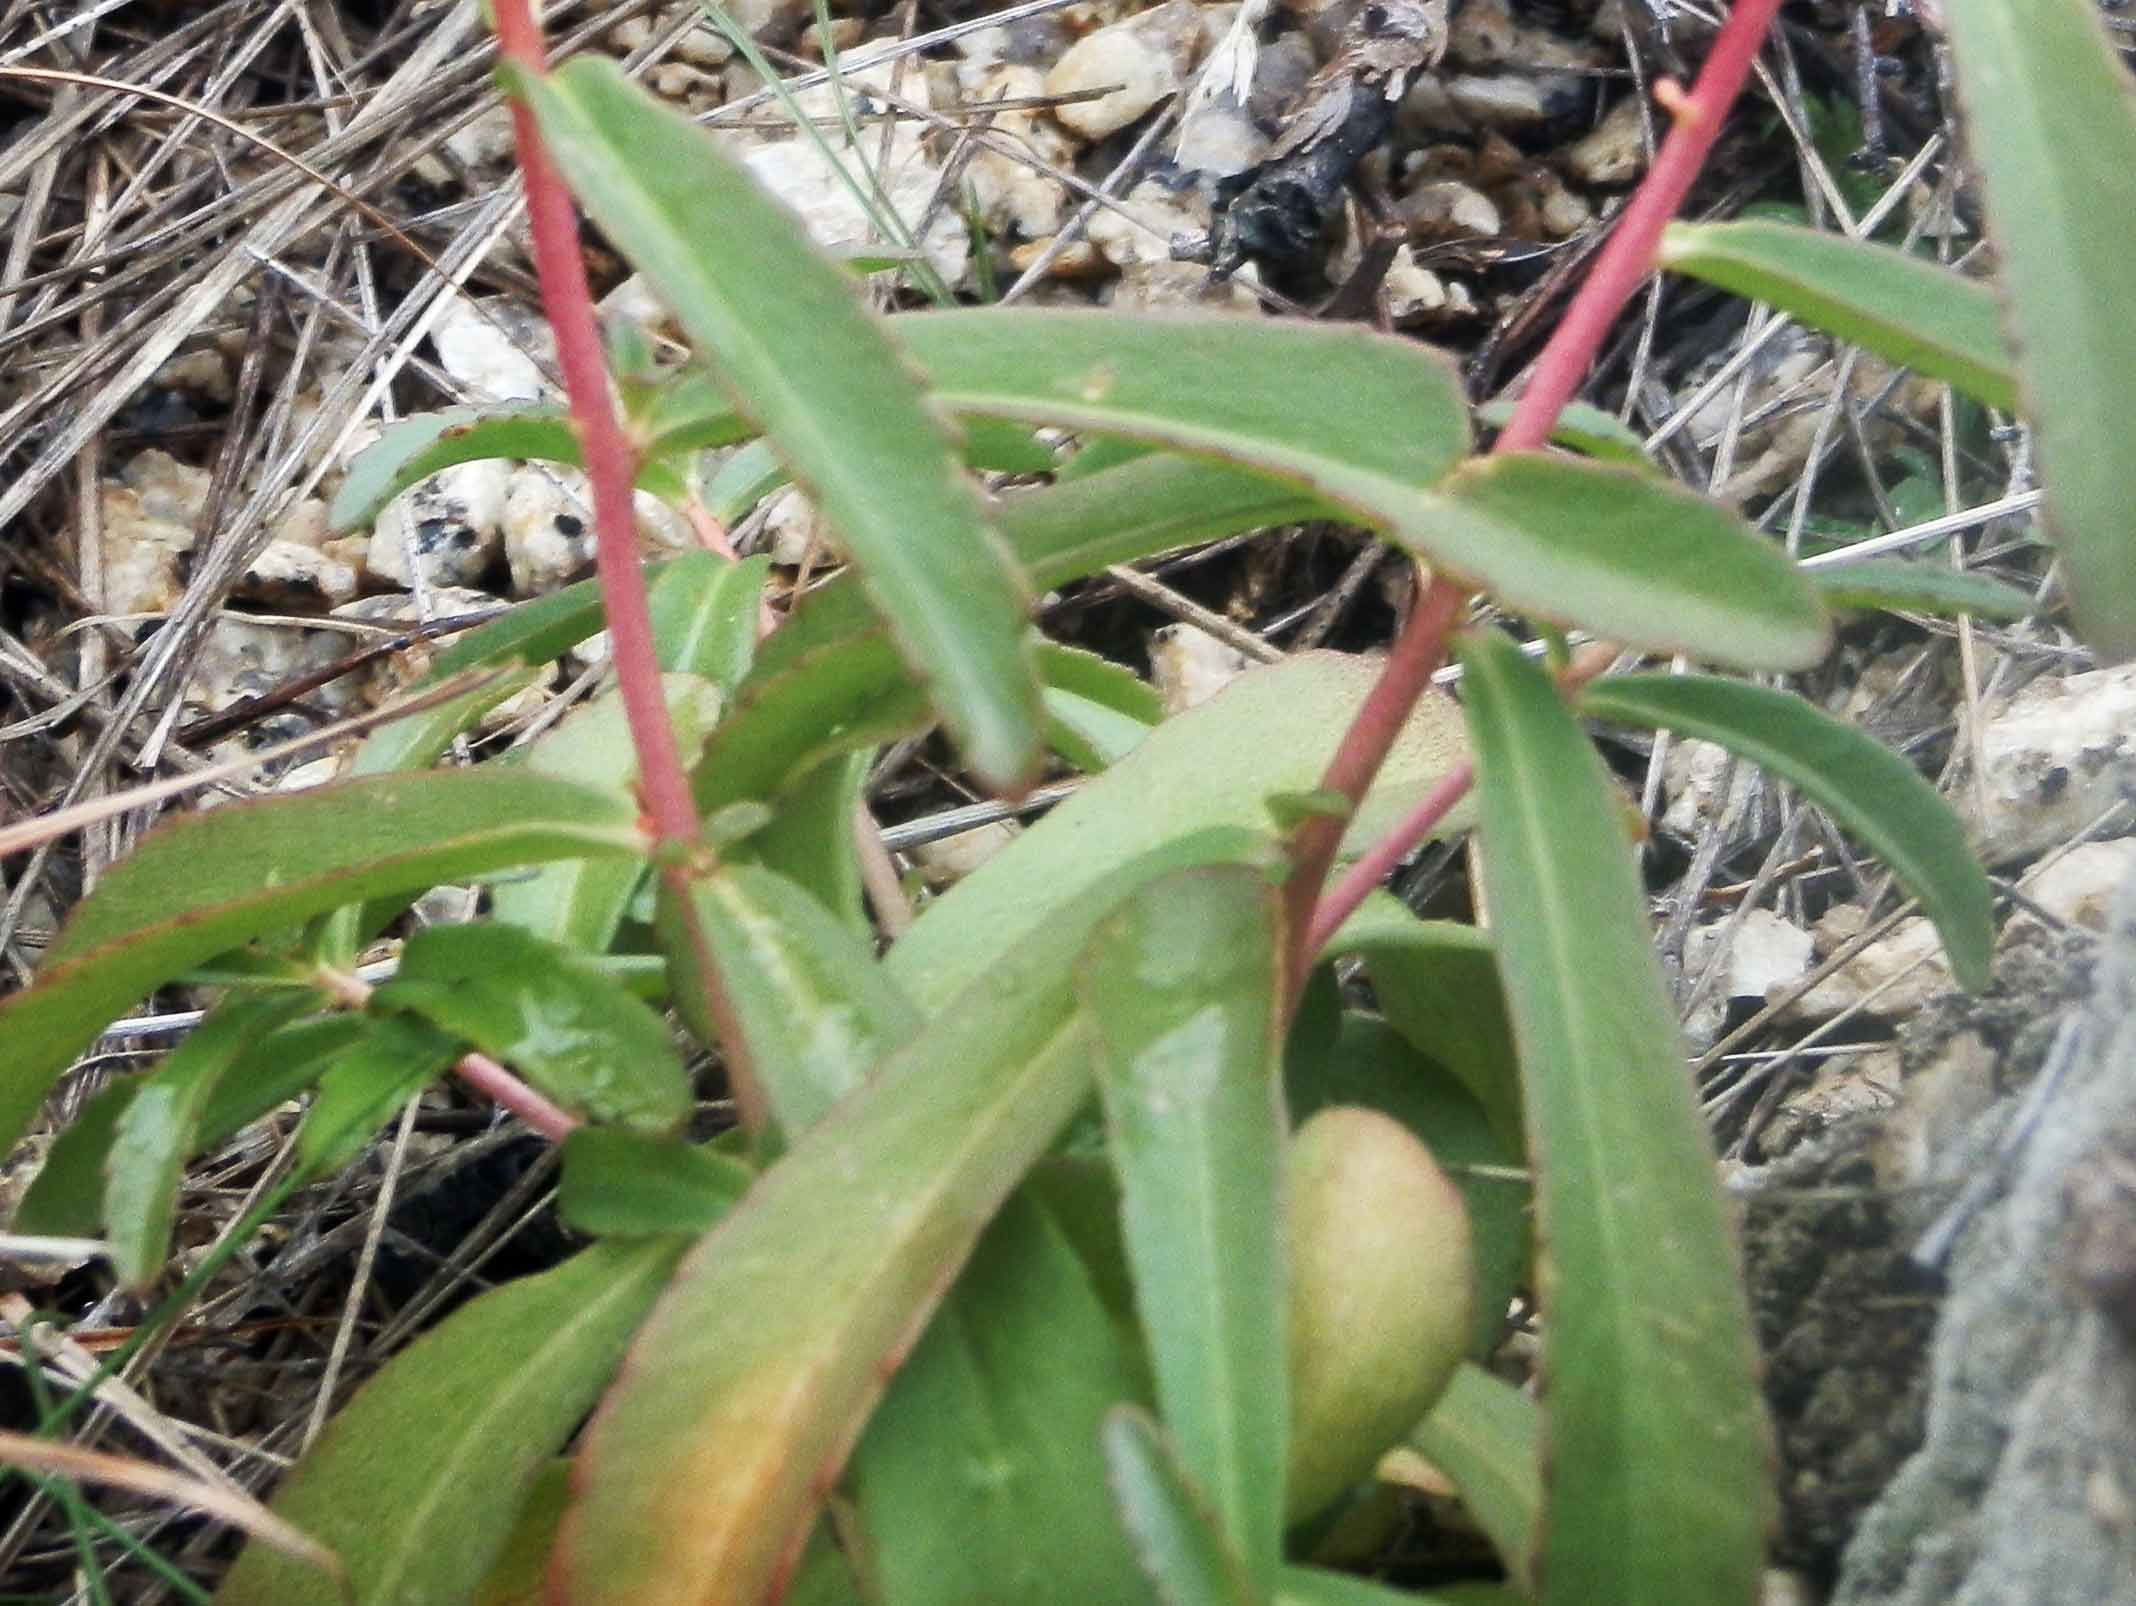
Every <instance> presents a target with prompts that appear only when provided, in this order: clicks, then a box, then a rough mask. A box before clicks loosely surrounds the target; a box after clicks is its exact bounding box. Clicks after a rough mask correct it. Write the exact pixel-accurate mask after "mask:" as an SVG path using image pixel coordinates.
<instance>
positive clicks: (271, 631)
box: [185, 618, 361, 755]
mask: <svg viewBox="0 0 2136 1606" xmlns="http://www.w3.org/2000/svg"><path fill="white" fill-rule="evenodd" d="M351 645H352V642H351V639H350V638H349V637H347V636H345V635H342V634H341V633H340V632H339V631H333V630H305V629H301V628H291V627H286V626H281V625H266V624H260V623H258V622H256V621H254V620H249V619H230V618H220V619H217V620H216V621H215V623H214V624H213V625H212V626H210V627H209V629H208V631H207V633H206V635H205V636H204V637H203V639H202V641H201V645H200V650H199V652H198V654H197V655H196V656H195V658H194V660H193V675H192V678H191V679H190V680H189V681H188V682H187V684H186V693H185V705H186V709H187V711H188V713H189V714H190V715H193V716H198V715H201V714H219V713H221V712H222V711H223V710H224V709H226V708H230V707H233V706H234V705H236V704H238V703H241V702H243V701H244V700H245V699H246V698H248V697H259V696H264V695H265V694H267V693H269V692H272V691H275V690H277V689H278V688H280V687H282V686H285V685H287V684H288V683H289V682H290V681H292V680H295V679H296V678H298V677H299V676H300V675H308V674H310V673H312V672H313V671H314V670H319V669H324V668H326V667H327V666H328V665H329V664H333V663H336V662H338V661H339V660H340V659H342V658H344V657H346V656H347V655H348V653H349V651H350V648H351ZM360 700H361V688H360V687H358V686H356V685H354V684H353V683H352V677H347V676H344V677H343V678H342V679H340V680H332V681H328V682H327V683H326V684H325V685H323V686H321V687H319V688H317V689H316V690H315V691H313V692H310V693H308V694H307V695H306V696H305V699H304V701H305V703H306V704H307V706H309V707H311V708H313V709H316V710H319V711H321V712H324V713H327V714H329V715H340V714H343V713H346V712H349V711H350V710H352V709H353V708H354V707H355V706H356V705H357V704H358V702H359V701H360ZM267 724H269V725H273V726H274V727H275V728H274V729H273V730H271V731H269V730H266V729H264V728H263V726H259V725H255V726H251V727H248V728H247V730H246V731H245V733H244V734H243V735H241V736H238V737H235V738H233V739H232V740H233V741H234V742H235V743H237V744H238V745H237V746H236V747H235V748H234V749H233V752H235V753H237V754H240V755H241V754H243V753H245V752H249V751H256V750H257V749H259V748H261V747H265V746H268V745H271V743H273V742H276V741H283V740H287V739H288V738H290V737H292V736H301V735H303V734H304V733H305V732H306V731H308V730H310V729H312V724H313V722H312V717H311V716H310V715H308V714H306V713H304V712H302V711H301V710H297V709H291V710H289V711H288V716H287V717H286V718H283V717H281V716H277V720H275V721H269V722H267Z"/></svg>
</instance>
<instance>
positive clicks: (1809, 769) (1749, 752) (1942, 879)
mask: <svg viewBox="0 0 2136 1606" xmlns="http://www.w3.org/2000/svg"><path fill="white" fill-rule="evenodd" d="M1580 707H1581V709H1582V711H1583V712H1585V713H1589V714H1592V715H1594V716H1595V717H1596V718H1598V719H1606V720H1611V721H1613V722H1615V723H1617V724H1620V725H1643V726H1646V727H1648V728H1650V729H1656V730H1661V729H1666V730H1673V731H1677V732H1680V733H1681V734H1683V735H1686V736H1697V737H1703V738H1704V739H1705V740H1707V741H1709V742H1718V743H1719V744H1720V745H1721V746H1723V747H1725V748H1728V749H1729V750H1730V751H1731V752H1736V753H1740V754H1742V755H1743V756H1744V757H1745V758H1748V759H1750V760H1752V761H1753V762H1754V763H1757V764H1760V765H1762V766H1763V767H1765V768H1766V769H1768V770H1771V771H1772V772H1773V773H1774V774H1775V775H1779V776H1783V777H1784V778H1786V779H1787V780H1789V781H1791V782H1793V783H1794V785H1795V786H1796V787H1798V788H1800V789H1801V791H1802V792H1803V793H1804V794H1805V795H1806V796H1807V797H1809V799H1810V800H1811V801H1812V802H1814V803H1816V804H1817V805H1819V806H1820V807H1821V808H1823V809H1825V810H1826V811H1827V812H1828V813H1830V814H1831V816H1832V817H1833V819H1835V820H1837V821H1838V822H1839V823H1840V825H1841V826H1843V827H1844V828H1845V829H1847V830H1848V831H1850V832H1852V833H1853V834H1854V835H1855V836H1857V837H1859V838H1860V839H1861V840H1862V841H1863V842H1865V843H1866V844H1868V846H1869V848H1870V849H1871V850H1872V851H1873V852H1874V853H1875V854H1876V855H1877V857H1878V858H1880V859H1882V860H1883V861H1884V862H1885V863H1886V864H1888V865H1890V866H1891V871H1892V874H1894V875H1896V876H1897V877H1898V878H1899V882H1900V884H1901V885H1902V886H1904V887H1905V888H1906V890H1907V891H1908V892H1910V893H1912V894H1913V895H1914V896H1915V897H1916V898H1918V899H1919V900H1920V901H1921V907H1922V909H1923V911H1924V912H1925V913H1926V914H1927V915H1928V917H1929V918H1930V919H1931V920H1933V921H1934V922H1935V924H1936V931H1937V933H1938V934H1939V935H1940V936H1941V937H1942V938H1943V946H1944V948H1945V950H1946V951H1947V952H1948V953H1949V954H1950V956H1951V969H1952V971H1953V972H1954V973H1955V974H1956V975H1957V977H1958V979H1959V981H1960V982H1962V983H1963V984H1964V985H1965V986H1967V987H1970V988H1980V987H1984V986H1986V985H1987V981H1988V964H1989V960H1990V958H1991V957H1992V955H1993V951H1994V947H1995V922H1994V896H1995V895H1994V891H1993V889H1992V888H1991V887H1990V886H1989V885H1988V878H1987V874H1986V872H1984V871H1983V870H1982V869H1981V867H1980V861H1979V860H1978V859H1977V858H1976V857H1975V856H1974V854H1973V851H1972V849H1971V848H1970V847H1969V846H1968V845H1967V843H1966V839H1965V827H1964V826H1962V825H1960V824H1959V823H1958V817H1957V816H1956V815H1955V814H1953V813H1952V812H1951V808H1950V805H1949V804H1947V803H1945V802H1944V801H1943V799H1942V797H1940V796H1939V795H1938V794H1937V792H1936V789H1935V788H1934V787H1933V786H1931V785H1929V784H1928V782H1927V781H1925V780H1923V779H1922V778H1921V776H1920V774H1919V772H1918V771H1916V770H1915V769H1914V767H1913V766H1912V765H1911V764H1909V763H1907V762H1906V761H1905V760H1904V759H1903V758H1900V757H1899V756H1898V754H1896V753H1894V752H1892V751H1891V750H1890V749H1889V748H1887V747H1885V746H1884V745H1883V744H1882V743H1881V742H1878V741H1876V740H1875V739H1874V738H1873V737H1869V736H1865V735H1863V734H1862V733H1861V732H1860V731H1858V730H1856V729H1855V728H1854V727H1853V726H1852V725H1848V724H1845V723H1843V722H1842V721H1840V720H1836V719H1834V718H1832V717H1831V716H1830V715H1829V714H1826V713H1824V712H1822V711H1821V710H1819V709H1817V708H1814V707H1812V706H1811V705H1810V704H1809V703H1807V702H1805V701H1804V700H1803V699H1802V698H1800V697H1797V696H1794V695H1792V694H1791V693H1788V692H1778V691H1771V690H1768V689H1767V688H1765V687H1762V686H1746V685H1744V684H1742V683H1741V682H1739V681H1732V680H1719V679H1716V678H1715V677H1713V676H1711V675H1654V674H1647V675H1612V676H1610V677H1609V678H1607V679H1605V680H1600V681H1597V682H1595V683H1594V684H1593V685H1590V686H1589V687H1588V688H1587V690H1586V691H1585V693H1583V694H1582V696H1581V699H1580Z"/></svg>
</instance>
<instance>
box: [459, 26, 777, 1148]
mask: <svg viewBox="0 0 2136 1606" xmlns="http://www.w3.org/2000/svg"><path fill="white" fill-rule="evenodd" d="M492 16H493V23H494V26H495V28H496V31H497V48H498V49H499V51H500V52H502V54H503V55H504V57H505V59H506V60H508V61H510V62H512V63H513V64H514V65H516V66H517V67H519V68H520V70H521V71H523V72H526V73H529V74H539V73H540V72H541V71H542V70H543V68H544V65H545V61H544V52H543V49H542V40H541V25H540V23H539V22H538V21H536V19H535V16H534V11H533V7H532V0H494V4H493V6H492ZM512 130H513V133H514V134H515V135H516V137H517V139H518V144H519V171H520V176H521V178H522V180H523V181H524V183H525V185H526V192H527V221H528V222H529V224H530V225H531V226H532V229H533V234H534V271H535V274H536V277H537V278H538V279H539V280H540V283H541V299H542V307H543V310H544V311H546V312H547V313H548V316H549V324H550V327H551V328H553V329H554V330H555V331H556V355H557V360H558V362H559V363H560V364H561V366H562V368H563V374H564V390H565V393H566V395H568V396H569V398H570V402H571V423H572V428H573V431H574V432H575V433H576V434H577V436H578V439H579V450H580V452H581V454H582V455H583V456H584V458H585V462H586V478H587V480H588V482H589V483H590V485H591V486H592V489H593V527H594V541H595V546H594V569H595V573H596V575H597V577H598V579H599V581H600V587H601V603H602V607H603V609H604V610H605V612H606V614H607V619H608V641H609V651H610V655H611V662H613V663H614V665H615V669H616V686H617V689H618V690H619V691H620V692H621V693H622V697H623V714H624V718H625V720H626V722H627V723H628V724H629V726H630V740H631V747H632V748H633V750H634V751H635V752H636V754H637V759H638V797H639V801H640V804H641V805H642V807H643V808H644V810H645V815H646V820H647V823H648V824H649V825H650V827H651V830H652V834H653V837H654V839H655V842H656V843H657V844H658V846H659V847H661V848H662V849H665V850H667V851H664V852H661V853H659V854H657V855H656V858H655V862H656V864H657V865H658V866H659V875H660V877H661V880H662V881H663V883H664V884H665V886H666V888H667V891H668V892H669V894H670V895H671V896H672V898H673V900H674V904H675V908H676V911H677V918H678V919H680V920H682V921H683V922H685V923H686V925H687V927H688V937H689V941H690V943H691V945H692V948H693V950H694V952H695V956H696V963H695V967H694V968H695V969H696V972H697V979H698V983H699V985H700V986H701V987H702V988H703V990H704V993H705V998H706V1003H707V1006H708V1008H709V1010H710V1012H711V1014H712V1017H713V1021H714V1024H715V1026H716V1027H717V1029H718V1033H719V1037H720V1045H721V1047H722V1049H723V1050H724V1052H723V1054H722V1058H723V1059H724V1060H725V1061H726V1065H727V1080H728V1083H729V1085H730V1086H731V1087H732V1088H733V1090H734V1096H735V1102H736V1104H737V1106H738V1107H739V1108H740V1110H741V1112H742V1115H743V1118H744V1121H745V1124H747V1125H748V1126H749V1127H750V1129H751V1130H752V1131H754V1130H756V1129H758V1128H759V1127H761V1126H762V1124H763V1123H764V1121H765V1119H766V1105H765V1101H764V1097H763V1093H762V1089H761V1087H760V1085H759V1084H758V1081H757V1078H756V1075H755V1073H754V1071H753V1069H752V1068H751V1065H750V1062H749V1058H748V1055H747V1053H746V1044H745V1042H744V1040H743V1038H742V1035H741V1033H740V1031H739V1030H738V1029H737V1024H736V1020H735V1015H734V1011H733V1007H732V1005H731V1003H730V1001H729V1000H728V998H727V996H726V989H725V988H724V987H723V986H722V985H721V982H720V978H719V974H718V971H717V969H716V968H715V967H714V966H713V964H712V959H711V951H710V945H709V944H708V943H706V942H705V940H704V934H703V932H702V931H700V930H699V929H698V928H697V910H696V904H695V902H694V900H693V899H692V897H691V885H690V882H691V875H692V872H693V869H694V868H695V867H696V866H697V865H698V864H700V863H702V862H703V861H704V860H705V859H707V858H708V857H709V850H708V849H707V848H706V847H705V846H704V844H703V842H702V841H701V839H700V836H699V832H698V821H697V804H696V800H695V799H694V797H693V796H692V795H691V791H690V778H689V776H688V774H687V773H685V772H684V770H683V767H682V755H681V752H680V751H679V749H678V748H677V746H676V743H675V730H674V727H673V726H672V725H671V724H669V723H668V714H667V699H666V697H665V696H663V695H662V693H661V688H660V662H659V658H658V656H657V655H656V654H655V652H654V650H653V625H652V615H651V612H650V610H649V609H648V608H647V606H646V600H645V574H644V571H643V570H642V569H640V567H639V565H638V527H637V513H636V510H635V509H634V508H633V507H632V505H631V497H632V487H633V482H634V481H635V480H636V478H637V467H638V465H637V455H636V453H635V452H634V451H633V450H632V448H631V445H630V442H629V441H628V440H627V439H626V438H625V436H624V433H623V428H622V425H621V423H620V422H619V421H618V419H617V418H616V409H615V398H614V396H613V395H612V393H611V391H610V389H609V383H608V363H607V359H606V357H605V356H604V355H603V353H602V351H601V336H600V330H599V327H598V325H597V323H596V321H595V318H594V312H593V290H592V287H591V286H590V285H589V284H588V283H587V281H586V261H585V258H584V256H583V255H581V253H580V250H579V232H578V213H577V210H576V209H575V208H574V207H573V205H572V201H571V195H570V192H569V191H568V190H567V189H565V187H564V182H563V180H562V178H561V177H559V176H558V174H557V171H556V168H555V166H554V164H552V163H551V162H550V160H549V153H548V150H547V149H546V147H544V146H543V144H542V140H541V129H540V127H539V126H538V125H537V124H536V123H535V121H534V113H533V111H532V109H531V108H530V107H528V106H527V105H526V103H525V102H523V101H520V100H517V99H515V100H513V102H512Z"/></svg>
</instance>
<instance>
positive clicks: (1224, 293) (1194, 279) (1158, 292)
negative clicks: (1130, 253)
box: [1105, 262, 1261, 317]
mask: <svg viewBox="0 0 2136 1606" xmlns="http://www.w3.org/2000/svg"><path fill="white" fill-rule="evenodd" d="M1105 304H1106V305H1107V306H1110V307H1117V308H1119V309H1120V310H1121V311H1123V312H1182V311H1186V312H1212V311H1213V312H1233V313H1238V314H1240V315H1241V316H1246V317H1253V316H1258V315H1259V313H1260V310H1261V303H1260V300H1259V298H1258V297H1256V296H1255V295H1254V293H1253V286H1252V284H1251V283H1250V282H1249V281H1248V279H1247V276H1246V275H1245V274H1244V273H1235V274H1233V275H1232V276H1231V277H1230V278H1228V279H1223V280H1219V281H1215V282H1212V281H1211V280H1210V278H1209V270H1208V269H1207V268H1204V267H1201V266H1200V265H1198V264H1196V263H1193V262H1133V263H1130V264H1128V266H1126V267H1124V268H1122V269H1121V270H1120V277H1119V278H1118V279H1116V280H1114V281H1113V283H1112V284H1111V285H1110V286H1108V287H1107V290H1106V293H1105Z"/></svg>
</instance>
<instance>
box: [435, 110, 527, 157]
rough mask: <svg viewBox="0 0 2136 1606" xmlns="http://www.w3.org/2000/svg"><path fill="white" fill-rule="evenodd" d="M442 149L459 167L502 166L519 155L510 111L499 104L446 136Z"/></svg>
mask: <svg viewBox="0 0 2136 1606" xmlns="http://www.w3.org/2000/svg"><path fill="white" fill-rule="evenodd" d="M445 149H446V150H447V151H449V152H450V153H451V154H452V157H453V160H454V161H456V162H458V163H459V164H460V165H461V166H462V167H502V166H504V165H505V164H506V163H508V162H510V161H512V160H513V158H514V157H516V156H517V155H518V152H519V143H518V137H517V135H516V134H515V133H514V131H513V128H512V109H511V108H510V107H509V106H506V105H505V104H503V103H502V102H499V103H498V104H496V105H494V106H490V107H488V108H486V109H485V110H483V111H482V112H481V113H480V114H479V115H477V116H476V118H475V120H474V121H473V122H471V123H467V124H465V125H463V126H462V127H459V128H456V129H454V130H453V131H452V132H451V133H450V134H447V135H446V136H445Z"/></svg>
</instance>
